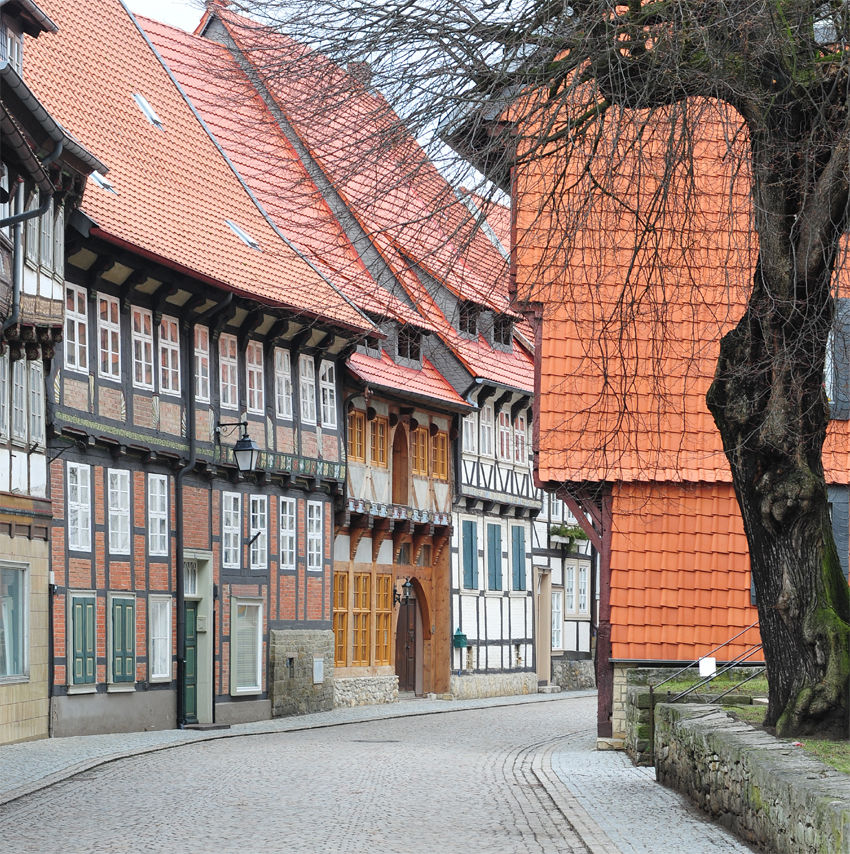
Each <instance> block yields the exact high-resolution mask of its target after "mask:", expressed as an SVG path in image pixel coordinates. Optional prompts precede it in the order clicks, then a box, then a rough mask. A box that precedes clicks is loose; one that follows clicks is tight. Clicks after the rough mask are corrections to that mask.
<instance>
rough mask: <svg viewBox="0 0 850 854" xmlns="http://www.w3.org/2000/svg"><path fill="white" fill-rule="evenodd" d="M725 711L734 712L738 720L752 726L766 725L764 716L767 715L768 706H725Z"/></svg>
mask: <svg viewBox="0 0 850 854" xmlns="http://www.w3.org/2000/svg"><path fill="white" fill-rule="evenodd" d="M723 708H724V710H725V711H727V712H732V714H733V715H734V716H735V717H736V718H738V720H741V721H744V723H748V724H752V725H753V726H755V727H761V725H762V724H763V723H764V716H765V714H767V706H762V705H758V706H724V707H723Z"/></svg>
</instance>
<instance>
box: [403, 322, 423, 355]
mask: <svg viewBox="0 0 850 854" xmlns="http://www.w3.org/2000/svg"><path fill="white" fill-rule="evenodd" d="M398 355H399V357H400V358H402V359H410V360H411V361H413V362H418V361H420V360H421V358H422V333H421V332H420V331H419V330H418V329H411V328H410V327H409V326H403V327H402V328H401V329H399V331H398Z"/></svg>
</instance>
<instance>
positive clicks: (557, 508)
mask: <svg viewBox="0 0 850 854" xmlns="http://www.w3.org/2000/svg"><path fill="white" fill-rule="evenodd" d="M563 513H564V502H563V501H561V499H560V498H558V496H557V495H550V496H549V514H550V517H551V518H552V519H561V518H562V516H563Z"/></svg>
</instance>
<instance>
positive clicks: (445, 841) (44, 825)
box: [0, 695, 749, 854]
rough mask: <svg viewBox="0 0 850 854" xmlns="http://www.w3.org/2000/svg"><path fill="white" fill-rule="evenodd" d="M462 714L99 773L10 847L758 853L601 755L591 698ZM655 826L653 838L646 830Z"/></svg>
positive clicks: (171, 754)
mask: <svg viewBox="0 0 850 854" xmlns="http://www.w3.org/2000/svg"><path fill="white" fill-rule="evenodd" d="M436 702H438V703H439V702H440V701H436ZM504 702H506V698H502V703H504ZM403 705H404V704H399V706H403ZM453 705H455V706H457V705H460V704H452V703H446V702H445V701H443V702H442V705H441V710H442V711H443V713H442V714H424V715H421V714H414V715H413V716H411V712H410V711H408V712H407V713H406V715H405V716H402V715H401V714H396V715H394V716H393V717H389V718H384V719H372V720H368V719H367V720H363V719H362V715H363V711H362V710H360V713H359V714H360V716H361V720H360V722H353V723H350V724H346V725H340V726H330V727H328V726H324V727H323V728H312V729H305V728H302V729H298V730H291V731H288V732H287V731H280V732H271V733H269V732H265V733H263V734H258V735H255V736H252V737H236V738H224V739H218V740H212V741H205V742H201V743H191V742H187V743H184V744H182V745H180V746H178V747H175V748H174V749H165V750H160V751H159V752H156V753H149V754H145V755H139V756H134V757H131V758H128V759H122V760H119V761H115V762H109V763H108V764H103V765H100V766H98V767H94V768H90V769H89V770H87V771H85V772H83V773H81V774H78V775H77V776H74V777H70V778H68V779H66V780H63V781H60V782H58V783H56V784H55V785H52V786H49V787H48V788H45V789H43V790H41V791H39V792H35V793H33V794H30V795H27V796H25V797H21V798H18V799H17V800H15V801H12V802H9V803H6V804H5V805H3V806H0V851H2V852H7V851H8V852H16V854H17V852H20V854H26V852H39V854H41V852H47V851H63V852H80V854H83V852H94V851H97V852H136V851H156V852H160V851H168V852H183V851H186V852H194V854H199V852H201V854H202V852H208V851H209V852H212V851H217V852H236V851H240V852H287V854H288V853H289V852H292V854H301V852H308V854H396V852H398V854H413V852H427V853H428V854H430V852H434V854H454V852H458V854H460V852H467V851H473V852H481V853H482V854H485V853H486V854H502V853H503V852H504V854H509V852H510V854H513V852H517V854H526V853H527V852H535V854H537V852H541V854H543V853H545V854H548V852H553V854H554V852H559V854H573V852H591V854H632V852H644V851H645V852H653V854H682V852H688V854H703V852H720V851H723V852H738V851H747V850H749V849H746V848H744V847H742V846H740V845H739V844H738V843H736V842H735V841H734V839H733V838H732V837H730V836H729V835H728V834H726V832H725V831H723V830H722V829H720V828H717V827H716V826H714V825H712V824H711V823H709V822H707V821H705V820H703V819H701V818H700V817H698V816H696V815H695V814H694V813H693V812H691V810H690V809H689V808H688V807H686V806H685V805H684V804H683V802H682V801H681V800H680V799H679V798H678V796H676V795H672V794H670V793H668V792H666V791H665V790H664V789H662V787H660V786H658V785H657V784H656V783H655V782H654V781H653V780H652V778H651V776H649V775H648V774H647V773H645V772H643V771H638V770H636V769H632V768H631V766H630V765H629V764H628V761H627V760H626V759H625V757H623V756H622V755H619V754H614V753H610V752H596V751H595V750H593V746H594V740H593V731H594V727H593V721H594V714H595V699H594V698H592V697H588V696H577V695H566V696H564V695H562V698H555V699H552V697H551V695H550V697H549V698H547V700H546V701H540V702H523V703H521V704H518V705H502V704H499V703H497V702H492V703H479V704H469V703H467V704H463V705H462V708H463V709H465V710H464V711H448V710H449V709H451V708H452V706H453ZM372 708H374V707H372ZM408 708H409V709H415V708H419V709H421V710H423V711H426V712H427V711H429V707H427V706H425V705H418V706H411V707H408ZM396 709H397V707H394V710H396ZM385 711H386V710H385ZM399 711H400V710H399ZM346 712H347V713H348V714H347V716H348V717H350V718H355V719H356V716H355V715H354V710H346ZM366 714H367V715H368V714H373V713H371V712H370V713H366ZM311 717H315V716H311ZM296 720H301V719H291V720H290V724H292V723H293V722H294V721H296ZM275 723H277V722H275ZM266 726H268V722H267V723H266ZM147 735H148V736H152V735H155V734H153V733H148V734H147ZM124 738H125V740H126V738H127V736H125V737H124ZM63 741H67V740H63ZM4 750H5V749H4ZM0 772H2V764H0ZM649 773H650V775H651V772H649ZM647 823H648V825H649V829H648V832H647V833H646V834H643V837H645V838H642V835H641V834H640V833H636V825H638V826H640V825H645V824H647Z"/></svg>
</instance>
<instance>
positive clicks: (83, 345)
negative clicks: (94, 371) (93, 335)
mask: <svg viewBox="0 0 850 854" xmlns="http://www.w3.org/2000/svg"><path fill="white" fill-rule="evenodd" d="M88 342H89V316H88V307H87V306H86V292H85V290H84V289H83V288H79V287H77V286H76V285H65V367H66V368H70V369H71V370H73V371H82V372H83V373H84V374H87V373H88V372H89V350H88Z"/></svg>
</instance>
